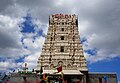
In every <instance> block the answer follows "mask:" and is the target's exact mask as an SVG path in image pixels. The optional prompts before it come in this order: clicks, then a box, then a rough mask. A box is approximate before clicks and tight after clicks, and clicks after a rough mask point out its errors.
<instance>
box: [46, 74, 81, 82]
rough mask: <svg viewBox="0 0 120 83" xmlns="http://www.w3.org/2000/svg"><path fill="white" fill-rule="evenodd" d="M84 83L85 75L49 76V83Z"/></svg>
mask: <svg viewBox="0 0 120 83" xmlns="http://www.w3.org/2000/svg"><path fill="white" fill-rule="evenodd" d="M63 81H64V82H65V83H83V75H64V77H61V75H49V76H48V82H49V83H55V82H56V83H63Z"/></svg>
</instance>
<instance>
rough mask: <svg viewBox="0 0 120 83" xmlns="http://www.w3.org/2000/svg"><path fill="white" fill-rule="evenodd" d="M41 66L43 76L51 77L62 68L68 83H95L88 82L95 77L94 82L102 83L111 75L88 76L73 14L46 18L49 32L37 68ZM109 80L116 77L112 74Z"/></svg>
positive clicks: (76, 20)
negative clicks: (76, 81) (44, 74)
mask: <svg viewBox="0 0 120 83" xmlns="http://www.w3.org/2000/svg"><path fill="white" fill-rule="evenodd" d="M41 66H42V67H43V73H48V74H50V75H54V72H56V71H57V70H56V69H57V68H58V67H59V66H62V72H63V73H64V75H65V79H66V80H67V82H68V83H71V82H72V81H73V80H75V79H77V80H80V83H88V81H89V83H98V82H96V81H95V80H94V79H92V78H91V77H94V78H95V75H97V76H96V77H98V79H97V81H101V82H100V83H102V81H103V78H104V76H106V75H107V76H108V77H109V74H110V73H109V74H108V73H106V74H105V73H104V74H105V75H104V74H103V73H102V75H101V73H94V74H93V73H88V69H87V65H86V59H85V57H84V54H83V47H82V45H81V42H80V35H79V31H78V16H77V15H75V14H73V15H68V14H53V15H50V16H49V28H48V32H47V36H46V37H45V42H44V45H43V48H42V52H41V55H40V57H39V59H38V65H37V68H38V69H40V67H41ZM57 75H59V74H57ZM111 76H113V77H115V76H116V75H115V74H113V73H112V74H111ZM114 80H115V79H114ZM90 81H91V82H90ZM109 83H110V82H109ZM111 83H113V82H111ZM114 83H116V82H114Z"/></svg>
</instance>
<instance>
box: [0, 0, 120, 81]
mask: <svg viewBox="0 0 120 83" xmlns="http://www.w3.org/2000/svg"><path fill="white" fill-rule="evenodd" d="M1 3H2V4H0V71H6V72H10V71H12V70H13V69H14V68H15V69H17V68H20V67H22V66H23V63H24V62H27V63H28V67H29V69H32V68H35V67H36V64H37V59H38V57H39V56H40V53H41V49H42V45H43V43H44V40H45V35H46V34H47V30H48V23H49V15H50V14H56V13H64V14H76V15H78V18H79V23H78V24H79V25H78V30H79V32H80V38H81V43H82V45H83V49H84V55H85V57H86V59H87V64H88V69H89V71H93V72H94V71H96V72H117V75H118V79H119V78H120V71H119V70H120V68H119V66H120V44H119V41H120V36H119V33H120V28H119V27H120V24H119V23H120V14H119V13H120V5H119V4H120V1H119V0H116V1H115V0H106V1H104V0H93V1H91V0H58V1H57V2H56V0H51V1H49V0H35V1H34V2H33V1H32V0H2V1H1ZM9 65H11V66H9ZM119 81H120V79H119Z"/></svg>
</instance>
